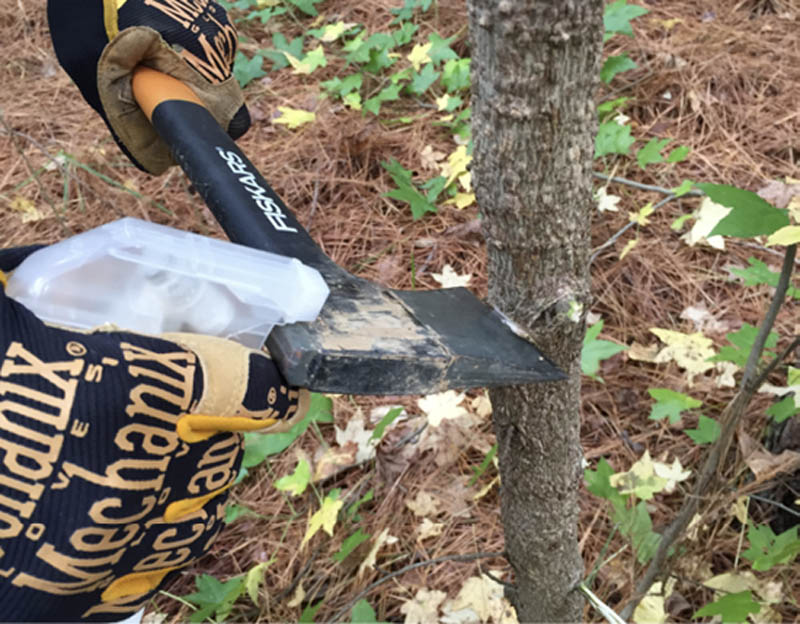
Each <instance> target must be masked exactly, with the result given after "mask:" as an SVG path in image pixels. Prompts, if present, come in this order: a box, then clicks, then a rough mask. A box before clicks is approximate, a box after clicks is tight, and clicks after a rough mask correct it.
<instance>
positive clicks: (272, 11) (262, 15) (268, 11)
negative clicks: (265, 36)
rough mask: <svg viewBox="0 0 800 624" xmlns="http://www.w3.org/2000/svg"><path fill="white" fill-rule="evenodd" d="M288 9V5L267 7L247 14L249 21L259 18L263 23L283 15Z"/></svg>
mask: <svg viewBox="0 0 800 624" xmlns="http://www.w3.org/2000/svg"><path fill="white" fill-rule="evenodd" d="M286 11H288V9H287V8H286V7H267V8H265V9H261V10H260V11H253V12H252V13H250V14H249V15H248V16H247V21H252V20H255V19H258V20H260V21H261V23H262V24H266V23H267V22H268V21H269V20H271V19H272V18H273V17H277V16H279V15H283V14H284V13H286Z"/></svg>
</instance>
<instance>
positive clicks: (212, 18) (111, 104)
mask: <svg viewBox="0 0 800 624" xmlns="http://www.w3.org/2000/svg"><path fill="white" fill-rule="evenodd" d="M47 14H48V21H49V23H50V35H51V37H52V39H53V45H54V47H55V51H56V56H57V57H58V61H59V63H61V65H62V66H63V67H64V69H66V70H67V73H69V75H70V76H71V77H72V79H73V80H74V81H75V83H76V84H77V85H78V88H79V89H80V90H81V93H82V94H83V97H84V98H85V99H86V100H87V101H88V102H89V104H90V105H91V106H92V107H93V108H94V109H95V110H96V111H97V112H98V113H100V115H101V116H102V117H103V119H104V120H105V121H106V123H107V124H108V127H109V129H110V130H111V133H112V134H113V136H114V138H115V139H116V140H117V143H118V144H119V145H120V147H121V148H122V150H123V151H124V152H125V154H127V155H128V157H129V158H131V160H132V161H133V162H134V163H135V164H136V165H137V166H139V167H140V168H142V169H144V170H145V171H149V172H150V173H153V174H156V175H158V174H160V173H163V172H164V171H165V170H166V169H167V168H168V167H169V166H171V165H172V164H173V161H172V156H171V155H170V152H169V148H168V147H167V146H166V144H164V143H163V142H162V141H161V139H160V138H159V137H158V136H157V135H156V133H155V131H154V130H153V129H152V127H151V126H150V123H149V122H148V121H147V119H146V118H145V117H144V115H143V114H142V113H141V111H139V107H138V106H137V105H136V103H135V102H134V100H133V97H132V95H131V88H130V76H131V72H132V71H133V68H134V67H136V65H138V64H140V63H141V64H144V65H147V66H149V67H152V68H154V69H158V70H159V71H162V72H164V73H166V74H169V75H171V76H174V77H175V78H178V79H179V80H182V81H183V82H184V83H186V84H188V85H189V86H191V87H192V89H193V90H194V91H195V92H196V93H197V94H198V95H199V96H200V99H201V100H203V102H204V103H205V105H206V107H207V108H208V109H209V110H210V111H211V112H212V114H213V115H214V117H215V118H216V119H217V121H218V122H219V124H220V125H221V126H222V127H223V128H227V129H228V133H229V134H230V135H231V137H233V138H234V139H237V138H239V137H240V136H241V135H242V134H244V133H245V132H246V131H247V128H248V127H249V126H250V116H249V114H248V112H247V108H246V107H245V105H244V98H243V96H242V92H241V89H240V88H239V84H238V83H237V81H236V79H235V78H234V77H233V75H232V72H233V60H234V56H235V54H236V45H237V35H236V30H235V29H234V27H233V25H232V24H231V23H230V22H229V21H228V18H227V16H226V13H225V10H224V9H223V8H222V7H221V6H220V5H219V4H217V3H216V2H213V1H211V0H48V2H47Z"/></svg>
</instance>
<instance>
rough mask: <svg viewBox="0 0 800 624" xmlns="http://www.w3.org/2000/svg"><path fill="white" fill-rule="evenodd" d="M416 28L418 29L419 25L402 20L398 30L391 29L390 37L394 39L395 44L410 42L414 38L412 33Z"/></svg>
mask: <svg viewBox="0 0 800 624" xmlns="http://www.w3.org/2000/svg"><path fill="white" fill-rule="evenodd" d="M417 30H419V26H417V25H416V24H412V23H411V22H403V23H402V24H400V28H399V29H398V30H394V31H392V39H394V43H395V45H397V46H404V45H406V44H407V43H410V42H411V40H412V39H413V38H414V35H415V34H416V33H417Z"/></svg>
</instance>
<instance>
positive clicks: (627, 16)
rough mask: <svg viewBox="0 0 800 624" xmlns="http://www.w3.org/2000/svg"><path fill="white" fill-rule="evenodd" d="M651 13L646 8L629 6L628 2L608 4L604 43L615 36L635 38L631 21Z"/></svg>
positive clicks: (620, 0)
mask: <svg viewBox="0 0 800 624" xmlns="http://www.w3.org/2000/svg"><path fill="white" fill-rule="evenodd" d="M647 13H649V11H648V10H647V9H645V8H644V7H640V6H636V5H634V4H628V0H617V1H616V2H612V3H611V4H607V5H606V8H605V11H604V13H603V28H604V29H605V34H604V36H603V41H608V40H609V39H610V38H611V37H613V36H614V35H615V34H620V35H627V36H628V37H633V29H632V28H631V20H633V19H636V18H637V17H640V16H642V15H646V14H647Z"/></svg>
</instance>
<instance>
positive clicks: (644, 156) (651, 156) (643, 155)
mask: <svg viewBox="0 0 800 624" xmlns="http://www.w3.org/2000/svg"><path fill="white" fill-rule="evenodd" d="M671 140H672V139H657V138H652V139H650V140H649V141H648V142H647V145H645V146H644V147H643V148H642V149H640V150H639V151H638V152H637V153H636V162H638V163H639V166H640V167H641V168H642V169H644V168H645V167H647V165H650V164H653V163H660V162H663V161H664V157H663V156H662V155H661V150H662V149H664V148H665V147H666V145H667V143H669V142H670V141H671Z"/></svg>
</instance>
